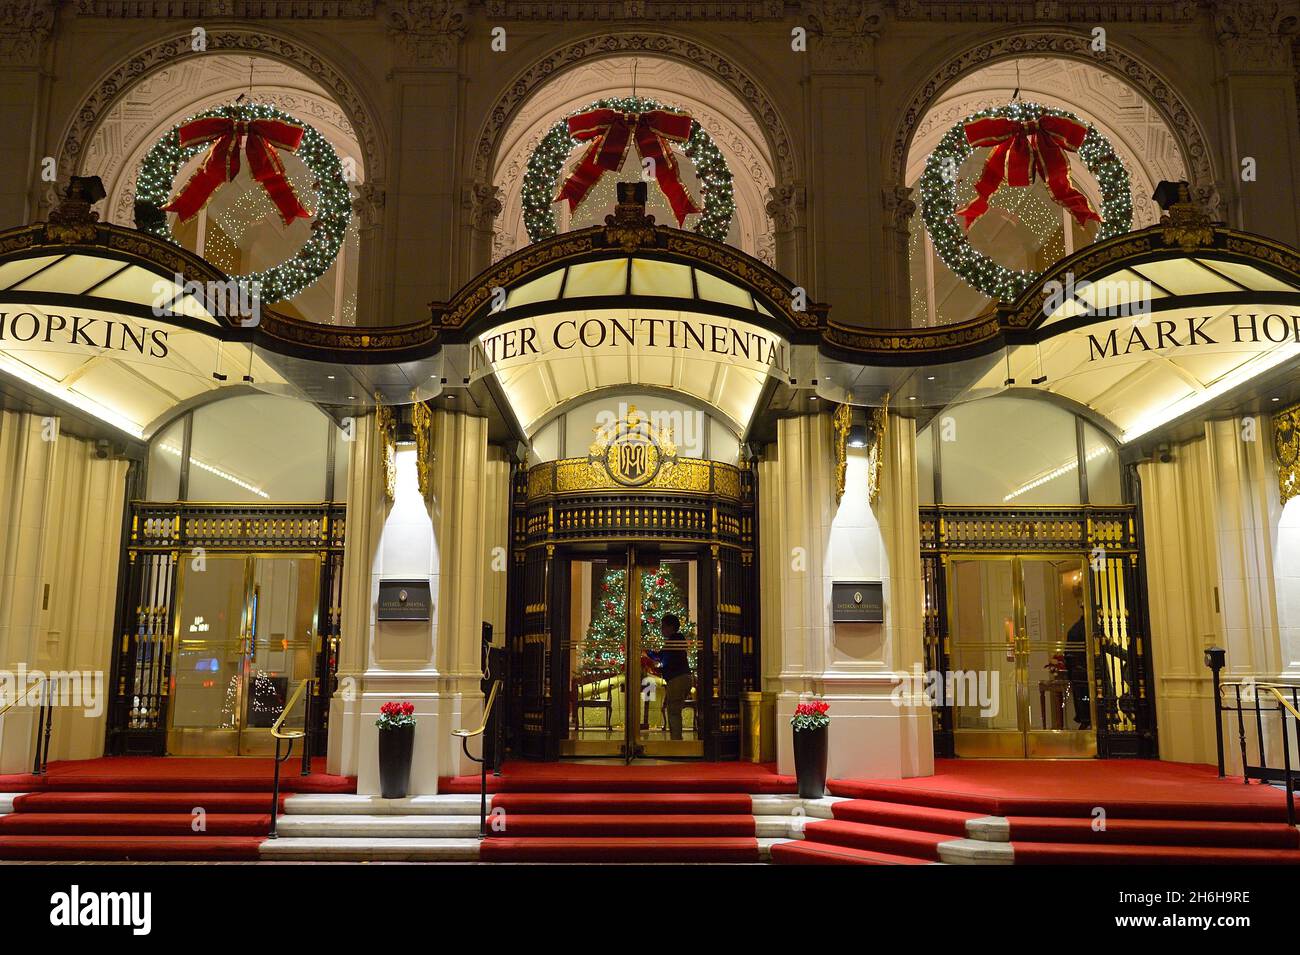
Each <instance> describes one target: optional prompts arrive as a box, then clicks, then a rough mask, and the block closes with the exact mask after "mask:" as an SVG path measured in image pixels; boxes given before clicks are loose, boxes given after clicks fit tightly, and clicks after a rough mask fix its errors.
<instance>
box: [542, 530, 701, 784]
mask: <svg viewBox="0 0 1300 955" xmlns="http://www.w3.org/2000/svg"><path fill="white" fill-rule="evenodd" d="M620 550H622V551H623V554H624V556H623V558H622V559H623V561H624V562H625V568H626V573H627V578H626V580H627V584H626V589H627V607H626V617H625V620H624V626H625V628H626V629H625V631H624V632H625V636H624V644H623V648H624V653H623V656H624V660H625V663H624V667H623V739H622V740H621V741H615V740H583V739H570V738H564V739H561V740H560V741H559V753H560V755H561V756H564V757H583V756H591V757H606V758H613V759H622V760H623V761H624V762H625V763H630V762H632V761H633V760H634V759H637V758H643V757H644V758H654V757H667V758H679V759H680V758H702V757H703V756H704V731H703V723H702V721H703V720H704V718H705V706H704V701H703V690H702V689H701V688H700V687H698V686H697V688H696V701H695V726H696V736H697V738H696V739H691V740H687V739H682V740H663V739H655V740H650V739H642V738H641V714H642V711H643V699H642V695H641V694H642V690H641V676H642V674H641V602H642V600H643V599H644V594H643V593H642V587H643V580H642V575H643V574H644V573H645V572H647V571H649V570H652V569H654V567H655V566H657V564H651V563H647V562H646V561H647V559H650V560H654V561H656V562H657V561H659V560H665V559H666V560H691V561H695V563H696V568H697V575H698V573H699V568H700V567H701V566H702V565H703V558H702V557H701V555H700V554H699V553H698V552H696V551H694V550H692V551H689V552H683V551H673V550H668V551H666V552H665V551H661V550H660V548H659V546H658V545H657V543H656V544H651V545H646V544H637V543H634V542H628V543H627V544H626V545H625V546H624V547H623V548H620ZM606 553H607V554H608V552H606ZM594 558H595V555H592V556H591V557H584V556H583V554H582V552H580V551H566V552H564V553H563V554H562V555H561V559H562V560H563V561H564V562H565V566H566V578H567V582H568V583H569V586H570V587H571V586H572V584H571V581H572V577H571V576H570V575H571V574H572V572H573V570H572V568H573V565H574V564H575V563H576V562H578V561H581V560H584V559H594ZM567 599H568V598H567V595H566V600H567ZM572 613H573V607H572V606H571V605H570V606H569V607H568V608H567V609H566V611H565V613H564V614H563V617H564V627H565V628H566V633H565V634H564V635H563V636H562V637H561V639H564V640H567V641H569V642H570V650H569V652H570V653H572V652H573V650H572V640H571V630H570V629H569V628H571V626H572V617H571V615H572ZM697 628H698V621H697ZM700 649H701V651H704V650H705V647H704V646H703V644H702V643H701V647H700ZM569 665H570V666H571V665H572V664H571V663H570V664H569ZM696 679H697V683H698V681H699V679H700V677H699V674H697V676H696ZM565 685H566V687H567V686H568V675H567V673H566V675H565ZM567 711H568V707H567V706H566V708H565V713H564V714H563V719H564V725H565V726H566V727H567V726H568V712H567ZM565 735H566V737H567V730H566V733H565Z"/></svg>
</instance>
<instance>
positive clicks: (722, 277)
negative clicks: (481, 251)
mask: <svg viewBox="0 0 1300 955" xmlns="http://www.w3.org/2000/svg"><path fill="white" fill-rule="evenodd" d="M233 287H235V286H234V283H233V281H232V280H231V279H230V278H229V277H228V276H226V275H224V274H223V273H221V272H220V271H219V270H217V269H216V268H214V267H213V266H211V265H210V264H208V263H207V262H205V261H204V260H203V259H201V258H199V257H198V256H195V255H193V254H192V253H189V252H186V251H185V250H183V249H179V248H177V247H176V246H174V245H172V244H170V243H168V242H165V241H163V240H160V239H157V238H155V237H152V236H150V235H147V234H145V233H141V232H137V231H136V230H132V229H124V228H120V227H117V226H110V225H105V224H102V223H98V222H93V221H90V220H88V219H85V218H83V219H82V220H80V221H72V222H69V221H68V220H67V218H66V217H64V219H62V220H61V221H59V222H55V223H51V224H38V225H34V226H29V227H24V228H22V229H15V230H10V231H9V232H4V233H0V373H3V376H0V386H3V385H4V383H5V381H10V382H12V381H13V380H15V379H16V380H17V381H19V382H20V383H21V384H22V385H23V386H24V387H25V388H27V389H29V390H31V391H34V392H37V393H40V394H43V395H45V396H48V397H50V398H53V399H57V400H59V401H62V402H63V403H64V404H67V405H71V406H74V407H75V408H77V409H79V410H80V411H82V412H84V413H87V414H89V415H91V416H93V417H94V418H96V419H98V420H100V421H103V422H107V423H109V424H111V425H113V426H114V427H115V428H117V429H119V430H121V431H123V432H126V433H127V434H130V435H134V436H136V437H140V436H147V435H148V434H150V433H152V431H153V430H154V429H155V428H156V427H157V426H158V425H159V424H160V423H161V422H162V421H164V420H166V419H167V418H168V417H169V416H170V415H171V414H174V413H175V412H176V410H177V409H178V408H181V407H184V406H188V405H192V404H195V403H198V402H201V401H204V400H208V399H210V398H211V397H212V396H215V395H219V394H220V393H222V389H223V388H233V387H239V388H243V389H247V388H249V387H252V388H254V389H259V390H264V391H268V392H273V393H281V394H289V395H294V396H298V397H301V398H304V399H307V400H310V401H313V402H315V403H317V404H321V405H327V406H341V407H344V408H347V407H356V408H363V407H365V406H366V405H368V404H372V403H373V402H374V401H376V400H378V401H382V402H384V403H386V404H400V403H406V402H410V401H414V400H425V399H428V398H430V397H432V396H434V395H438V394H440V393H442V392H444V391H446V390H452V391H454V392H456V393H458V394H465V395H467V397H468V398H469V399H470V400H469V404H470V405H471V406H472V407H474V408H477V409H478V410H479V412H480V413H486V414H488V415H489V416H491V417H493V418H494V421H495V422H496V424H495V425H494V427H495V430H494V432H493V434H494V437H496V438H502V439H504V438H505V437H506V436H509V435H513V436H515V437H523V436H525V435H526V434H527V433H528V432H529V431H530V429H532V428H534V427H535V426H537V425H538V424H539V423H540V422H543V421H545V420H547V419H548V417H549V416H550V415H552V414H553V413H554V412H555V411H556V409H560V408H563V407H564V406H566V405H567V404H568V403H570V402H573V401H576V400H578V399H580V398H582V397H583V396H586V395H590V394H591V393H593V392H599V391H601V390H604V389H611V388H620V387H628V388H632V389H650V390H656V391H666V392H675V393H679V394H682V395H683V396H691V397H693V398H694V399H695V400H696V401H698V402H702V403H706V404H708V405H709V406H711V407H712V408H714V409H716V410H717V412H718V415H719V418H720V419H722V420H725V421H729V422H730V423H731V425H732V426H733V427H734V428H735V429H736V430H737V431H738V432H740V433H744V432H746V431H747V430H748V431H749V432H750V433H751V434H752V435H754V436H756V437H758V438H760V439H761V438H762V436H763V435H762V428H763V427H765V426H766V424H765V423H766V422H769V421H770V420H771V419H772V418H773V417H774V416H775V415H776V414H779V413H780V412H782V411H783V410H788V409H795V408H799V407H802V408H808V407H809V406H808V405H807V401H808V400H809V398H810V397H812V396H813V395H816V396H818V397H822V398H827V399H830V400H833V401H849V402H852V403H855V404H864V405H878V404H882V403H886V402H887V403H889V404H890V405H891V406H893V407H894V408H895V409H896V410H897V411H899V412H901V413H904V414H909V415H915V416H917V417H924V416H926V415H927V414H932V413H934V412H935V411H936V410H938V409H940V408H942V407H945V406H946V405H948V404H951V403H953V402H959V401H964V400H969V399H973V398H977V397H982V396H985V395H989V394H995V393H999V392H1002V391H1006V390H1011V389H1015V390H1033V391H1037V392H1039V393H1042V394H1044V395H1045V396H1048V397H1051V398H1054V399H1057V400H1060V401H1063V402H1066V403H1070V404H1072V405H1074V406H1075V407H1077V408H1080V409H1084V410H1086V411H1087V412H1088V413H1089V414H1090V415H1091V416H1092V417H1094V418H1095V419H1097V420H1098V422H1099V423H1100V424H1102V425H1103V426H1105V427H1107V428H1108V429H1109V430H1110V431H1111V432H1112V433H1113V434H1114V435H1115V436H1116V437H1118V438H1119V439H1120V440H1122V441H1126V442H1127V441H1133V440H1135V439H1138V438H1143V437H1144V436H1149V435H1151V434H1152V433H1153V432H1154V431H1157V430H1159V429H1162V428H1164V427H1166V426H1167V425H1168V424H1169V423H1170V422H1173V421H1176V420H1178V419H1180V418H1184V417H1186V416H1189V415H1196V414H1202V415H1203V414H1212V413H1219V412H1220V411H1224V409H1226V408H1228V407H1229V403H1230V402H1231V401H1234V400H1236V398H1235V397H1234V396H1237V397H1239V396H1240V394H1241V393H1242V389H1243V388H1246V389H1259V388H1263V387H1273V384H1274V382H1275V381H1277V380H1278V379H1279V378H1281V377H1283V376H1284V375H1285V373H1287V372H1288V371H1289V370H1290V369H1292V368H1293V366H1294V365H1295V362H1296V359H1297V357H1298V355H1297V352H1298V351H1300V253H1297V252H1296V251H1295V250H1293V249H1290V248H1288V247H1286V246H1283V245H1281V244H1279V243H1276V242H1272V241H1270V240H1267V239H1263V238H1261V237H1259V236H1254V235H1250V234H1247V233H1242V232H1237V231H1234V230H1230V229H1226V228H1223V227H1222V226H1218V225H1213V224H1211V223H1209V222H1208V220H1206V219H1204V218H1203V217H1201V216H1199V215H1197V214H1196V212H1195V210H1193V209H1191V207H1189V206H1185V205H1184V206H1175V207H1174V208H1173V210H1172V211H1171V213H1170V215H1169V216H1168V217H1167V218H1166V220H1165V221H1164V222H1162V224H1161V225H1158V226H1154V227H1152V228H1149V229H1145V230H1142V231H1139V232H1132V233H1128V234H1125V235H1121V236H1117V237H1115V238H1113V239H1110V240H1108V241H1105V242H1101V243H1097V244H1095V245H1091V246H1088V247H1086V248H1085V249H1083V250H1081V251H1080V252H1078V253H1076V254H1074V255H1072V256H1070V257H1068V258H1066V259H1063V260H1062V261H1061V262H1059V263H1057V264H1056V265H1055V266H1054V267H1052V268H1051V269H1050V270H1048V272H1047V273H1046V274H1044V275H1043V276H1042V277H1041V278H1040V279H1039V280H1038V281H1037V282H1036V283H1035V284H1034V285H1033V286H1032V287H1030V288H1029V289H1028V290H1027V291H1026V292H1025V293H1024V294H1023V295H1021V296H1020V298H1019V299H1017V300H1016V301H1015V302H1011V303H996V304H994V305H993V306H991V307H990V309H989V310H988V311H987V312H985V313H984V314H983V315H981V316H979V317H978V318H976V319H973V320H971V321H969V322H965V323H961V324H957V325H950V326H940V327H936V328H925V329H898V330H895V329H882V328H870V327H862V326H851V325H846V324H842V323H837V322H835V321H832V320H831V319H830V318H829V316H828V309H827V308H826V307H825V306H822V305H818V304H815V303H812V302H809V301H807V299H806V296H805V294H804V292H803V290H801V289H799V288H797V287H795V286H794V284H793V283H792V282H791V281H790V280H788V279H786V278H784V277H783V276H781V275H780V274H779V273H777V272H776V271H774V270H773V269H771V268H769V267H768V266H767V265H765V264H764V263H762V262H759V261H757V260H756V259H753V258H751V257H750V256H747V255H745V254H744V253H742V252H740V251H738V250H736V249H734V248H731V247H730V246H727V245H724V244H722V243H718V242H713V241H711V240H708V239H704V238H702V237H699V236H696V235H695V234H693V233H690V232H684V231H681V230H677V229H671V228H667V227H663V226H655V225H654V224H653V221H652V220H650V219H649V218H648V217H646V216H645V214H644V210H643V208H639V207H636V206H631V207H628V206H622V205H620V207H619V213H618V214H617V215H615V216H612V217H610V219H609V220H608V223H607V225H606V226H605V227H594V228H590V229H584V230H580V231H577V232H570V233H564V234H561V235H557V236H555V237H553V238H551V239H546V240H543V241H541V242H538V243H535V244H534V245H531V246H528V247H526V248H524V249H521V250H519V251H518V252H516V253H514V254H513V255H511V256H508V257H507V258H505V259H503V260H502V261H500V262H498V263H496V264H495V265H493V266H492V267H490V268H489V269H487V270H485V271H484V272H483V273H482V274H480V275H479V276H478V277H476V278H475V279H474V280H473V281H471V282H470V283H468V284H467V285H466V286H465V287H464V288H462V289H461V290H460V291H459V292H458V293H457V294H456V295H455V296H454V297H453V298H452V300H451V301H449V302H446V303H436V304H434V305H432V306H431V311H430V314H429V315H428V316H427V317H424V318H423V319H421V320H418V321H414V322H412V323H411V324H408V325H403V326H400V327H390V328H383V329H368V328H340V327H332V326H321V325H316V324H311V323H306V322H302V321H297V320H294V319H290V318H287V317H285V316H283V315H280V314H278V313H277V312H275V311H274V310H273V309H269V308H264V307H263V308H260V309H257V310H254V312H253V313H250V311H249V309H248V308H247V305H248V303H246V302H240V301H239V300H238V296H237V295H236V296H233V297H232V296H231V294H230V293H231V289H232V288H233ZM1284 384H1288V386H1289V382H1286V383H1284ZM1283 390H1285V389H1283ZM1225 413H1226V412H1225ZM755 420H758V421H759V422H760V424H759V425H758V426H757V430H756V429H755V427H751V424H752V423H753V422H754V421H755Z"/></svg>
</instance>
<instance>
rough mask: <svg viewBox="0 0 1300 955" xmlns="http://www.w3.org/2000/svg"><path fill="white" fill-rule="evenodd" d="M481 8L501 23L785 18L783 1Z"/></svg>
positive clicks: (498, 2) (495, 2) (617, 0)
mask: <svg viewBox="0 0 1300 955" xmlns="http://www.w3.org/2000/svg"><path fill="white" fill-rule="evenodd" d="M483 7H484V11H485V12H486V14H487V16H488V17H489V18H490V19H492V20H504V21H511V20H545V21H550V22H554V21H560V22H564V21H578V20H582V21H590V20H597V21H600V20H606V21H609V20H612V21H620V20H648V21H652V22H656V23H658V22H663V21H666V20H673V21H681V20H685V21H692V20H695V21H716V22H735V21H741V22H754V21H758V20H780V19H782V18H783V17H784V16H785V3H784V2H783V0H713V2H708V0H705V2H701V0H576V2H568V3H566V2H563V0H487V2H486V3H484V5H483Z"/></svg>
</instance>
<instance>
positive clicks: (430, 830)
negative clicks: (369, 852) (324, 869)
mask: <svg viewBox="0 0 1300 955" xmlns="http://www.w3.org/2000/svg"><path fill="white" fill-rule="evenodd" d="M276 831H277V832H278V833H279V835H280V836H281V837H282V838H284V837H290V836H292V837H299V836H301V837H306V838H319V839H352V838H361V839H403V838H412V837H414V838H420V839H448V838H464V839H475V838H477V837H478V815H477V813H476V814H475V815H473V816H468V815H464V814H461V815H448V816H433V815H424V814H419V815H408V816H398V815H374V816H368V815H362V814H360V813H342V814H339V815H310V816H309V815H306V814H298V813H295V814H293V815H284V816H281V817H280V818H279V820H278V821H277V822H276Z"/></svg>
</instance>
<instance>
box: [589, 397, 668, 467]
mask: <svg viewBox="0 0 1300 955" xmlns="http://www.w3.org/2000/svg"><path fill="white" fill-rule="evenodd" d="M587 460H588V462H589V463H590V464H592V465H593V466H596V467H599V468H601V469H603V470H604V471H605V473H606V474H608V475H609V478H610V480H612V481H613V482H614V483H615V484H622V485H623V486H624V487H642V486H644V485H646V484H649V483H650V482H652V481H653V480H654V479H655V478H656V477H657V476H658V475H659V474H660V472H662V471H663V470H665V469H666V468H669V467H672V466H673V464H675V463H676V460H677V448H676V446H675V445H674V444H673V443H672V435H671V433H670V432H669V429H667V428H656V427H655V426H654V425H652V424H651V423H650V422H648V421H646V420H645V418H643V417H642V416H641V414H640V413H639V412H638V411H637V410H636V408H635V407H629V408H628V410H627V414H626V415H625V416H624V417H623V418H621V419H619V420H618V421H616V422H615V423H614V424H612V425H610V426H608V427H606V428H599V429H597V431H596V442H595V443H594V444H593V445H592V446H591V453H590V454H589V455H588V457H587Z"/></svg>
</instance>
